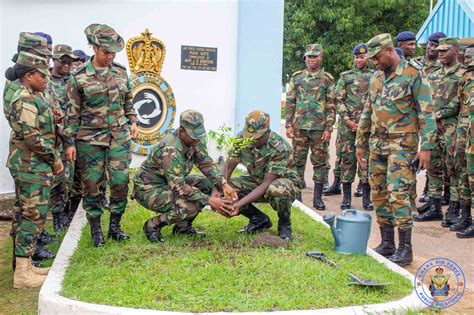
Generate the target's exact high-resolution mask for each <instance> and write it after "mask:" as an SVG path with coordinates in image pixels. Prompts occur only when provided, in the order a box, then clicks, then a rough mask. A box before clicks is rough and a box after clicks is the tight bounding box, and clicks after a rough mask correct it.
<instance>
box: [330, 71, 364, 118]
mask: <svg viewBox="0 0 474 315" xmlns="http://www.w3.org/2000/svg"><path fill="white" fill-rule="evenodd" d="M372 73H373V70H370V69H356V68H354V69H351V70H349V71H345V72H342V73H341V76H340V78H339V81H337V85H336V91H335V93H334V94H335V96H336V105H337V111H338V113H339V115H340V116H341V117H342V120H341V123H344V122H345V121H346V120H354V121H355V122H358V121H359V118H360V115H361V114H362V111H363V110H364V105H363V101H364V98H365V97H366V95H367V92H368V91H369V82H370V77H371V75H372Z"/></svg>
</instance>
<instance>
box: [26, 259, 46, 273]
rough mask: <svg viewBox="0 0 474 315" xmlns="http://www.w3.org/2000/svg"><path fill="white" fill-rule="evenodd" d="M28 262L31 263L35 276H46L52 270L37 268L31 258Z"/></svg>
mask: <svg viewBox="0 0 474 315" xmlns="http://www.w3.org/2000/svg"><path fill="white" fill-rule="evenodd" d="M28 261H29V263H30V265H31V271H33V273H35V274H37V275H40V276H46V275H47V274H48V273H49V269H51V268H49V267H47V268H38V267H35V266H34V265H33V262H32V260H31V257H30V258H28Z"/></svg>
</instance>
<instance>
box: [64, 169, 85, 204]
mask: <svg viewBox="0 0 474 315" xmlns="http://www.w3.org/2000/svg"><path fill="white" fill-rule="evenodd" d="M67 168H68V172H69V177H68V182H67V186H68V192H69V198H71V197H80V196H82V185H81V169H80V168H79V167H78V165H77V161H74V162H69V163H68V164H67Z"/></svg>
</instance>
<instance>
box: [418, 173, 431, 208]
mask: <svg viewBox="0 0 474 315" xmlns="http://www.w3.org/2000/svg"><path fill="white" fill-rule="evenodd" d="M418 201H419V202H428V201H430V197H429V196H428V176H426V180H425V188H423V193H422V194H421V196H420V198H419V199H418Z"/></svg>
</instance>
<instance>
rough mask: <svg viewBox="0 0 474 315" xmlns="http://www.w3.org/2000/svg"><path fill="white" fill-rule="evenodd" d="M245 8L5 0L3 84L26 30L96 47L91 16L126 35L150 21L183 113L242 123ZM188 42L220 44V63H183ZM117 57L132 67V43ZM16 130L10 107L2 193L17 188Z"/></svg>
mask: <svg viewBox="0 0 474 315" xmlns="http://www.w3.org/2000/svg"><path fill="white" fill-rule="evenodd" d="M237 13H238V5H237V2H236V1H233V0H225V1H223V0H222V1H219V0H209V1H196V0H187V1H171V0H155V1H153V0H141V1H139V0H127V1H125V0H121V1H111V0H82V1H61V0H31V1H19V0H0V21H1V22H0V23H1V25H0V34H1V47H0V85H1V87H2V89H3V86H4V84H5V83H4V82H5V79H4V76H3V73H5V70H6V69H7V68H8V67H10V66H11V65H12V62H11V60H10V59H11V56H12V55H13V54H14V53H15V52H16V48H17V43H18V34H19V32H22V31H30V32H37V31H41V32H45V33H48V34H50V35H51V36H52V37H53V44H58V43H64V44H68V45H71V46H72V47H73V49H82V50H84V51H85V52H86V53H88V54H92V49H91V48H90V47H88V45H87V41H86V38H85V35H84V28H85V27H86V26H87V25H89V24H90V23H105V24H108V25H110V26H112V27H113V28H114V29H115V30H116V31H117V32H118V33H119V34H120V35H121V36H122V37H123V38H124V39H125V41H127V40H128V39H129V38H131V37H133V36H138V35H140V33H141V32H143V31H144V30H145V28H148V29H149V30H150V32H152V33H153V36H155V37H158V38H159V39H160V40H162V41H163V42H164V44H165V45H166V57H165V61H164V66H163V70H162V72H161V75H162V77H163V78H164V79H165V80H166V81H167V82H168V83H169V84H170V85H171V87H172V88H173V91H174V94H175V97H176V106H177V117H179V114H180V113H181V112H182V111H184V110H186V109H189V108H193V109H196V110H198V111H200V112H202V113H203V115H204V117H205V120H206V121H205V125H206V128H207V129H208V130H209V129H216V128H217V127H219V126H220V125H221V124H222V123H225V124H226V125H227V126H234V119H235V117H234V116H235V103H236V102H235V97H236V95H235V94H236V92H235V86H236V76H237V75H236V71H237V70H236V67H237V66H236V60H237ZM181 45H189V46H204V47H217V49H218V56H217V71H215V72H210V71H192V70H181V69H180V62H181ZM116 61H117V62H119V63H122V64H124V65H127V67H128V61H127V58H126V53H125V50H124V51H122V52H120V53H119V54H118V55H117V57H116ZM176 125H178V121H175V126H176ZM9 133H10V129H9V126H8V124H7V122H6V120H5V117H4V116H3V114H2V115H0V194H2V193H7V192H11V191H13V183H12V180H11V177H10V174H9V172H8V169H7V168H6V167H5V163H6V158H7V154H8V138H9ZM133 164H136V163H133Z"/></svg>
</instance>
